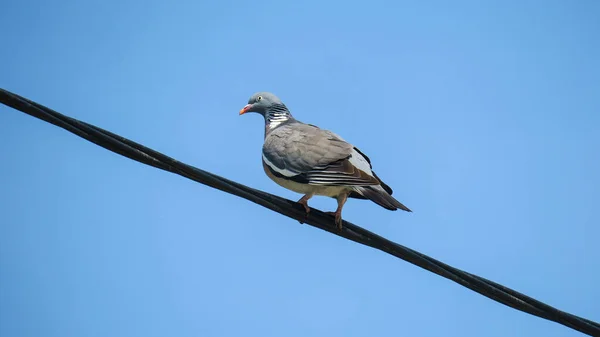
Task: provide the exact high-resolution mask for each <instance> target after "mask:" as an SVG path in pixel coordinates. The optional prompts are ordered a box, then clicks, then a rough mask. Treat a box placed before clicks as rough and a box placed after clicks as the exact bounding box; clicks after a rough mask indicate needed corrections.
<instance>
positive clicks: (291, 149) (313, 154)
mask: <svg viewBox="0 0 600 337" xmlns="http://www.w3.org/2000/svg"><path fill="white" fill-rule="evenodd" d="M263 160H264V162H265V164H266V165H268V166H269V167H270V168H271V169H272V170H274V171H276V172H277V173H279V174H280V175H282V176H284V177H286V178H289V179H294V180H298V179H300V180H302V181H307V182H308V184H311V185H328V186H365V185H378V184H379V180H378V179H377V178H376V177H375V176H374V175H373V173H372V171H371V167H370V163H369V160H368V158H366V157H365V156H364V155H362V153H360V151H357V149H355V148H354V147H353V146H352V145H351V144H349V143H347V142H346V141H344V140H343V139H342V138H341V137H339V136H337V135H336V134H334V133H332V132H330V131H327V130H323V129H320V128H317V127H315V126H312V125H308V124H302V123H300V122H296V123H293V124H289V125H282V126H280V127H278V128H277V129H275V130H273V131H272V132H271V133H270V134H269V135H268V136H267V137H266V138H265V143H264V145H263Z"/></svg>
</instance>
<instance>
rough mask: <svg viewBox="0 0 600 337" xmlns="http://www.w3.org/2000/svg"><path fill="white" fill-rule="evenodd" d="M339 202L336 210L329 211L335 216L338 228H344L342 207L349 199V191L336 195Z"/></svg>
mask: <svg viewBox="0 0 600 337" xmlns="http://www.w3.org/2000/svg"><path fill="white" fill-rule="evenodd" d="M336 199H337V202H338V207H337V209H336V210H335V212H327V213H328V214H331V215H333V216H335V224H336V226H337V228H338V230H340V231H341V230H342V208H344V204H345V203H346V200H348V193H347V192H344V193H342V194H340V195H338V196H337V197H336Z"/></svg>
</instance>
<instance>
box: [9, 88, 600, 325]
mask: <svg viewBox="0 0 600 337" xmlns="http://www.w3.org/2000/svg"><path fill="white" fill-rule="evenodd" d="M0 102H1V103H3V104H5V105H7V106H9V107H12V108H14V109H16V110H19V111H21V112H24V113H26V114H28V115H31V116H34V117H37V118H39V119H41V120H44V121H46V122H48V123H51V124H54V125H56V126H58V127H61V128H63V129H65V130H67V131H69V132H72V133H74V134H76V135H78V136H80V137H82V138H84V139H86V140H88V141H90V142H92V143H95V144H97V145H99V146H102V147H104V148H106V149H108V150H111V151H113V152H115V153H118V154H120V155H122V156H125V157H128V158H130V159H133V160H136V161H139V162H141V163H144V164H146V165H150V166H154V167H156V168H159V169H161V170H165V171H168V172H172V173H175V174H179V175H181V176H183V177H186V178H189V179H191V180H194V181H197V182H199V183H202V184H205V185H208V186H210V187H213V188H216V189H219V190H221V191H224V192H227V193H230V194H233V195H236V196H239V197H242V198H244V199H247V200H250V201H252V202H254V203H257V204H259V205H261V206H263V207H266V208H268V209H271V210H273V211H275V212H278V213H280V214H283V215H286V216H288V217H290V218H293V219H296V220H299V221H302V222H303V223H306V224H309V225H311V226H314V227H317V228H319V229H322V230H325V231H328V232H330V233H332V234H335V235H339V236H341V237H344V238H346V239H348V240H352V241H355V242H358V243H361V244H363V245H366V246H369V247H372V248H375V249H379V250H381V251H383V252H386V253H388V254H390V255H393V256H395V257H398V258H400V259H403V260H405V261H407V262H410V263H412V264H414V265H417V266H419V267H421V268H423V269H426V270H428V271H430V272H433V273H435V274H438V275H440V276H442V277H445V278H447V279H449V280H452V281H454V282H456V283H458V284H460V285H462V286H464V287H466V288H469V289H471V290H473V291H476V292H478V293H480V294H482V295H484V296H486V297H488V298H490V299H493V300H495V301H497V302H499V303H502V304H504V305H507V306H509V307H512V308H514V309H517V310H520V311H523V312H527V313H529V314H532V315H535V316H538V317H541V318H545V319H547V320H550V321H554V322H557V323H559V324H562V325H565V326H567V327H570V328H572V329H574V330H577V331H580V332H583V333H585V334H588V335H590V336H596V337H600V324H598V323H596V322H593V321H590V320H587V319H585V318H582V317H578V316H575V315H572V314H569V313H567V312H564V311H561V310H558V309H556V308H554V307H551V306H549V305H547V304H545V303H542V302H540V301H538V300H535V299H533V298H531V297H529V296H527V295H524V294H521V293H519V292H517V291H515V290H512V289H510V288H507V287H505V286H503V285H500V284H498V283H495V282H493V281H490V280H487V279H485V278H483V277H480V276H477V275H473V274H470V273H468V272H465V271H462V270H460V269H457V268H454V267H452V266H449V265H447V264H445V263H443V262H440V261H438V260H436V259H434V258H431V257H429V256H427V255H424V254H421V253H419V252H417V251H414V250H412V249H410V248H407V247H404V246H402V245H399V244H397V243H395V242H392V241H390V240H387V239H385V238H383V237H381V236H379V235H377V234H375V233H372V232H370V231H368V230H366V229H364V228H362V227H359V226H356V225H354V224H352V223H350V222H347V221H345V220H344V223H343V229H342V231H338V230H337V228H336V226H335V225H334V223H333V217H331V216H330V215H328V214H325V213H323V212H321V211H319V210H316V209H311V212H310V216H309V217H306V216H305V212H304V208H303V207H302V206H301V205H300V204H298V203H296V202H293V201H291V200H288V199H284V198H281V197H278V196H275V195H272V194H269V193H266V192H263V191H260V190H256V189H253V188H250V187H248V186H245V185H242V184H240V183H237V182H234V181H231V180H228V179H225V178H222V177H220V176H217V175H215V174H212V173H210V172H206V171H203V170H200V169H198V168H195V167H193V166H190V165H187V164H184V163H181V162H179V161H177V160H175V159H173V158H170V157H168V156H166V155H164V154H162V153H159V152H157V151H154V150H152V149H150V148H147V147H145V146H143V145H140V144H138V143H135V142H133V141H131V140H129V139H127V138H124V137H121V136H119V135H115V134H113V133H111V132H109V131H106V130H104V129H101V128H99V127H96V126H94V125H91V124H88V123H85V122H82V121H79V120H77V119H74V118H71V117H68V116H65V115H62V114H60V113H58V112H56V111H54V110H52V109H49V108H47V107H45V106H42V105H40V104H38V103H36V102H33V101H31V100H28V99H26V98H24V97H21V96H19V95H16V94H13V93H11V92H9V91H6V90H4V89H0Z"/></svg>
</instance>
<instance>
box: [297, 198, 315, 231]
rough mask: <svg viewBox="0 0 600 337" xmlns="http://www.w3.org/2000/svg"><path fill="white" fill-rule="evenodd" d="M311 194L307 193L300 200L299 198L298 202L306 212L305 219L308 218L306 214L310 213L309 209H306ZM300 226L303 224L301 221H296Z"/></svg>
mask: <svg viewBox="0 0 600 337" xmlns="http://www.w3.org/2000/svg"><path fill="white" fill-rule="evenodd" d="M313 195H314V194H313V193H307V194H305V195H304V196H303V197H302V198H300V200H298V203H299V204H300V205H302V206H304V209H305V210H306V217H308V213H310V207H308V199H310V198H312V197H313ZM298 222H300V223H301V224H303V223H304V222H302V221H298Z"/></svg>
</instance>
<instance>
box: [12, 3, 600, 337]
mask: <svg viewBox="0 0 600 337" xmlns="http://www.w3.org/2000/svg"><path fill="white" fill-rule="evenodd" d="M1 7H2V12H0V29H1V30H2V32H3V37H2V44H1V46H0V50H1V52H0V64H1V66H0V87H3V88H5V89H8V90H10V91H13V92H16V93H18V94H21V95H24V96H25V97H28V98H30V99H33V100H35V101H38V102H40V103H42V104H44V105H47V106H49V107H51V108H53V109H56V110H58V111H60V112H62V113H64V114H67V115H70V116H72V117H75V118H78V119H81V120H84V121H86V122H90V123H92V124H95V125H97V126H100V127H102V128H106V129H108V130H110V131H112V132H115V133H118V134H120V135H123V136H125V137H128V138H130V139H133V140H135V141H138V142H141V143H142V144H145V145H147V146H149V147H151V148H154V149H156V150H158V151H161V152H164V153H165V154H167V155H170V156H172V157H174V158H176V159H178V160H181V161H183V162H186V163H189V164H191V165H194V166H197V167H200V168H202V169H205V170H208V171H210V172H214V173H216V174H219V175H222V176H224V177H227V178H229V179H233V180H236V181H239V182H241V183H243V184H247V185H249V186H251V187H254V188H259V189H262V190H265V191H268V192H271V193H275V194H277V195H281V196H284V197H287V198H291V199H294V200H296V199H298V198H299V197H300V195H298V194H295V193H293V192H290V191H287V190H284V189H283V188H280V187H279V186H277V185H276V184H275V183H273V182H271V181H270V180H269V179H268V178H267V177H266V176H265V175H264V173H263V171H262V167H261V160H260V158H261V157H260V151H261V146H262V140H263V138H262V137H263V121H262V120H261V118H260V116H258V115H245V116H241V117H240V116H238V111H239V109H240V108H241V107H242V106H244V105H245V104H246V102H247V100H248V98H249V97H250V95H252V94H253V93H254V92H256V91H262V90H267V91H272V92H274V93H275V94H277V95H278V96H279V97H281V99H282V100H283V101H284V102H285V103H286V104H287V105H288V107H289V108H290V109H291V110H292V112H293V113H294V115H295V116H296V117H297V118H298V119H299V120H301V121H304V122H309V123H312V124H316V125H319V126H321V127H323V128H327V129H331V130H333V131H334V132H336V133H338V134H340V135H341V136H342V137H344V138H345V139H347V140H349V141H351V142H353V143H354V144H355V145H357V146H358V147H359V148H360V149H361V150H362V151H363V152H365V153H366V154H367V155H368V156H370V158H371V160H372V162H373V164H374V167H375V169H376V172H377V173H378V175H379V176H380V177H382V179H383V180H384V181H386V182H387V183H388V184H389V185H391V186H392V187H393V188H394V190H395V194H394V195H395V196H396V197H397V198H398V199H399V200H400V201H402V202H403V203H405V204H406V205H407V206H408V207H410V208H411V209H413V210H414V213H412V214H409V213H404V212H389V211H387V210H385V209H383V208H380V207H378V206H377V205H375V204H373V203H370V202H366V201H362V200H352V201H349V202H348V203H347V204H346V207H345V209H344V217H345V219H347V220H349V221H352V222H354V223H356V224H359V225H361V226H364V227H365V228H367V229H369V230H372V231H374V232H376V233H378V234H381V235H383V236H385V237H387V238H389V239H391V240H393V241H396V242H399V243H401V244H403V245H406V246H408V247H411V248H413V249H416V250H418V251H420V252H423V253H425V254H428V255H431V256H433V257H435V258H438V259H440V260H442V261H444V262H446V263H449V264H451V265H453V266H456V267H459V268H462V269H465V270H467V271H469V272H471V273H475V274H478V275H481V276H483V277H486V278H489V279H491V280H494V281H496V282H499V283H501V284H504V285H506V286H509V287H513V288H514V289H516V290H519V291H522V292H524V293H526V294H528V295H530V296H533V297H535V298H537V299H539V300H542V301H545V302H547V303H548V304H551V305H554V306H556V307H558V308H559V309H562V310H566V311H569V312H572V313H574V314H577V315H581V316H583V317H586V318H589V319H592V320H596V321H599V320H600V286H599V285H600V268H599V264H598V261H599V259H600V246H599V245H598V238H600V227H599V226H598V224H599V221H600V215H598V212H597V210H598V207H600V206H599V205H600V202H599V201H600V195H599V191H600V173H599V172H600V155H599V154H600V131H599V130H600V98H599V94H600V80H599V78H600V43H599V40H598V35H599V34H600V21H599V20H598V17H600V3H599V2H598V1H591V0H589V1H552V0H550V1H548V0H544V1H541V0H540V1H506V0H503V1H486V2H484V1H475V0H473V1H410V2H409V1H397V2H394V1H377V0H375V1H369V2H351V1H330V2H318V1H306V2H303V3H299V2H291V1H290V2H284V1H272V2H270V1H259V2H257V1H252V2H239V1H222V2H218V1H212V2H205V1H174V2H167V1H154V0H150V1H139V0H137V1H136V0H133V1H116V0H102V1H74V0H62V1H54V2H50V1H40V0H38V1H27V0H25V1H9V2H8V3H7V2H6V0H5V2H3V3H2V6H1ZM0 154H1V156H2V159H1V161H2V165H0V186H1V189H0V210H1V217H0V336H3V337H4V336H6V337H25V336H31V337H39V336H44V337H54V336H56V337H66V336H74V337H75V336H77V337H83V336H86V337H88V336H89V337H96V336H97V337H106V336H145V337H150V336H178V337H179V336H181V337H186V336H225V337H227V336H260V337H267V336H328V337H329V336H390V335H394V336H442V335H443V336H502V337H505V336H545V337H552V336H560V337H566V336H581V334H580V333H578V332H575V331H573V330H570V329H568V328H566V327H563V326H561V325H559V324H556V323H553V322H548V321H545V320H542V319H539V318H536V317H533V316H530V315H528V314H525V313H522V312H518V311H516V310H513V309H510V308H508V307H505V306H503V305H501V304H498V303H496V302H493V301H491V300H489V299H487V298H485V297H483V296H481V295H479V294H476V293H474V292H472V291H470V290H468V289H465V288H463V287H461V286H459V285H457V284H455V283H453V282H451V281H449V280H446V279H443V278H441V277H439V276H437V275H434V274H431V273H429V272H427V271H424V270H422V269H420V268H418V267H415V266H413V265H411V264H409V263H406V262H404V261H402V260H398V259H396V258H393V257H390V256H388V255H386V254H384V253H382V252H379V251H376V250H373V249H370V248H367V247H364V246H361V245H358V244H355V243H352V242H349V241H346V240H344V239H341V238H339V237H336V236H333V235H330V234H328V233H325V232H322V231H320V230H317V229H315V228H313V227H310V226H305V225H300V224H299V223H298V222H296V221H295V220H291V219H288V218H286V217H284V216H281V215H279V214H276V213H273V212H271V211H269V210H267V209H264V208H262V207H260V206H258V205H255V204H253V203H250V202H248V201H245V200H243V199H240V198H237V197H234V196H231V195H228V194H225V193H222V192H220V191H217V190H213V189H211V188H208V187H206V186H203V185H200V184H197V183H194V182H192V181H190V180H187V179H185V178H182V177H179V176H177V175H174V174H170V173H166V172H164V171H161V170H158V169H155V168H151V167H147V166H144V165H142V164H139V163H136V162H134V161H131V160H129V159H126V158H124V157H121V156H119V155H116V154H114V153H111V152H109V151H107V150H105V149H102V148H100V147H98V146H96V145H94V144H91V143H89V142H87V141H84V140H82V139H81V138H78V137H76V136H74V135H73V134H71V133H68V132H66V131H64V130H62V129H59V128H57V127H54V126H52V125H50V124H47V123H45V122H42V121H40V120H37V119H35V118H32V117H29V116H27V115H25V114H22V113H20V112H17V111H15V110H12V109H9V108H7V107H5V106H0ZM311 205H312V206H314V207H317V208H320V209H323V210H332V209H334V207H335V201H334V200H333V199H328V198H323V197H320V198H315V199H313V200H312V201H311Z"/></svg>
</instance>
